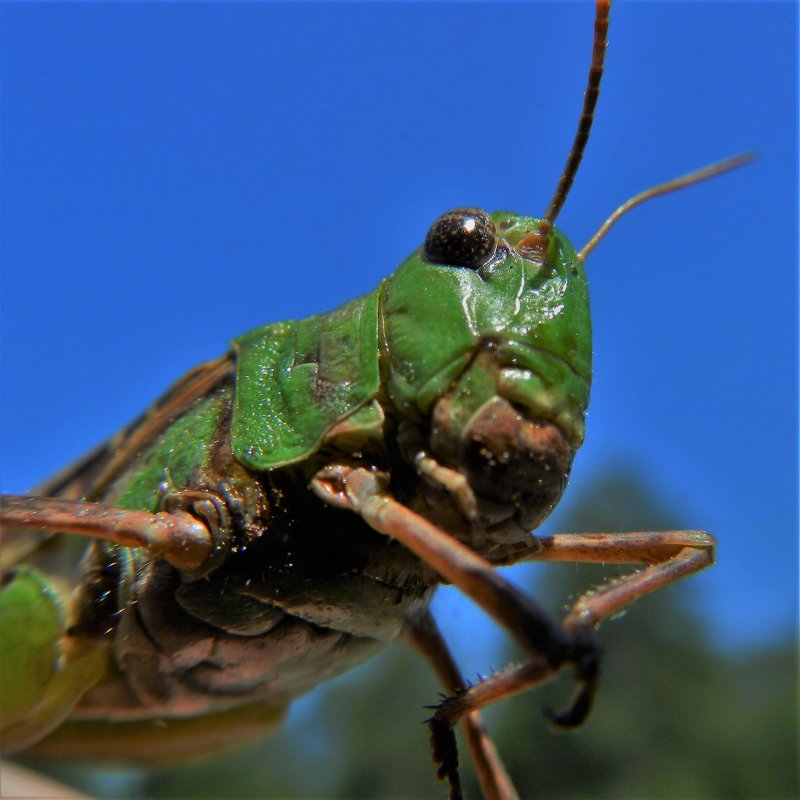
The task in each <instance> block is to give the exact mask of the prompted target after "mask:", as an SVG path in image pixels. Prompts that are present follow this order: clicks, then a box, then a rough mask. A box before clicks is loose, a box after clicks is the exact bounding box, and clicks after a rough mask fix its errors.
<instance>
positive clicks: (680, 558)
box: [435, 530, 716, 728]
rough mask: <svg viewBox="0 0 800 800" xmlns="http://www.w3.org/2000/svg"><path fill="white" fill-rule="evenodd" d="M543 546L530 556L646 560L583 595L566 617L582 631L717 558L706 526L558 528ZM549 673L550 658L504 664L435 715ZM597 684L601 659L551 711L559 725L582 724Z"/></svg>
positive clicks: (454, 714) (452, 713)
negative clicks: (567, 701)
mask: <svg viewBox="0 0 800 800" xmlns="http://www.w3.org/2000/svg"><path fill="white" fill-rule="evenodd" d="M540 543H541V545H542V549H541V550H540V551H538V552H537V553H535V554H532V555H531V556H530V558H529V559H528V560H531V561H564V562H573V563H575V562H594V563H606V564H625V563H635V564H645V566H644V567H643V568H642V569H640V570H639V571H637V572H634V573H631V574H629V575H624V576H622V577H620V578H616V579H615V580H612V581H610V582H609V583H607V584H605V585H604V586H601V587H598V588H596V589H591V590H589V591H587V592H586V593H585V594H583V595H581V596H580V597H579V598H578V599H577V600H576V601H575V603H574V604H573V605H572V607H571V608H570V610H569V611H568V612H567V614H566V616H565V617H564V621H563V626H564V629H565V631H567V632H570V633H572V634H575V635H581V634H582V633H585V632H587V631H590V630H592V629H593V628H595V627H596V626H597V625H599V624H600V623H601V622H602V621H603V620H606V619H608V618H609V617H612V616H614V615H615V614H618V613H619V612H620V611H622V610H623V609H624V608H625V607H626V606H628V605H630V604H631V603H633V602H634V601H636V600H638V599H639V598H640V597H644V596H645V595H647V594H650V593H651V592H654V591H656V590H657V589H661V588H663V587H665V586H669V585H670V584H672V583H674V582H675V581H677V580H679V579H680V578H683V577H686V576H687V575H691V574H693V573H695V572H699V571H700V570H702V569H705V568H706V567H708V566H710V565H711V564H713V563H714V545H715V544H716V542H715V540H714V537H713V536H711V535H710V534H708V533H706V532H705V531H689V530H683V531H645V532H631V533H585V534H556V535H554V536H543V537H541V538H540ZM547 677H548V672H547V668H546V664H545V663H542V664H540V665H538V667H537V664H536V662H535V661H532V662H531V663H529V664H525V665H523V666H522V667H519V668H516V669H511V670H505V671H503V672H500V673H498V674H496V675H493V676H491V677H490V678H489V679H487V680H486V681H484V682H482V683H480V684H478V685H477V686H474V687H471V688H470V689H468V690H467V691H466V692H463V693H461V694H459V695H456V696H454V697H452V698H449V699H448V700H446V701H445V702H444V703H443V704H442V705H441V706H440V708H439V709H438V710H437V712H436V715H435V717H436V718H438V719H439V720H442V721H446V722H447V723H448V724H450V725H453V724H455V723H456V722H457V721H458V720H459V719H460V718H461V717H462V716H463V715H464V714H466V713H469V712H471V711H472V710H474V709H478V708H482V707H484V706H487V705H490V704H492V703H496V702H497V701H498V700H501V699H503V698H505V697H510V696H512V695H514V694H518V693H519V692H522V691H525V690H526V689H529V688H531V687H533V686H535V685H537V684H539V683H541V682H542V681H543V680H545V679H546V678H547ZM596 686H597V661H596V660H595V662H594V664H593V665H592V664H588V663H587V664H586V665H585V668H584V670H583V681H582V682H581V684H580V687H579V691H578V694H577V695H576V697H575V698H574V700H573V702H572V703H571V705H570V707H569V708H568V709H567V710H566V711H565V712H564V713H561V714H556V715H553V716H552V720H553V722H554V723H555V725H556V726H558V727H561V728H572V727H577V726H578V725H580V724H581V723H582V722H583V721H584V719H585V718H586V715H587V714H588V713H589V710H590V708H591V703H592V697H593V695H594V692H595V689H596Z"/></svg>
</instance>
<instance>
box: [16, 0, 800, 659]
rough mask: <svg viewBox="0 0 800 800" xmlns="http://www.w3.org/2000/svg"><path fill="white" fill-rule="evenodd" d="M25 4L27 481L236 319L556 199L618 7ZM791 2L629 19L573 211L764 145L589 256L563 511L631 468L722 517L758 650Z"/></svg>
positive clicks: (784, 320)
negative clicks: (445, 216) (610, 469)
mask: <svg viewBox="0 0 800 800" xmlns="http://www.w3.org/2000/svg"><path fill="white" fill-rule="evenodd" d="M2 14H3V33H2V37H3V39H2V50H3V52H2V103H3V106H2V212H3V225H2V237H3V238H2V268H3V275H2V291H3V295H2V303H3V306H2V453H3V464H2V468H3V475H2V480H3V488H4V490H6V491H24V490H25V489H26V488H28V487H30V486H32V485H34V484H35V483H36V482H37V481H38V480H40V479H41V478H44V477H45V476H47V475H48V474H50V473H52V472H53V471H55V470H57V469H58V468H60V467H61V466H63V465H65V464H66V463H68V462H69V461H70V460H72V459H73V458H76V457H77V456H79V455H81V454H82V453H83V452H84V451H86V450H87V449H89V448H90V447H92V446H93V445H94V444H96V443H98V442H99V441H101V440H102V439H104V438H105V437H107V436H108V435H109V434H111V433H113V432H114V431H116V430H117V429H118V428H119V427H121V426H122V425H124V424H125V423H127V422H128V421H129V420H130V419H132V418H133V417H134V416H135V415H137V414H138V413H139V412H140V411H141V410H143V409H144V408H145V407H146V406H147V405H148V403H149V402H150V401H151V400H153V399H154V398H155V397H156V396H157V395H158V394H159V393H160V392H161V391H163V389H164V388H166V386H168V385H169V383H170V382H172V381H173V380H174V379H176V378H177V377H179V376H180V375H181V374H182V373H183V372H185V371H186V370H187V369H189V368H190V367H192V366H193V365H195V364H196V363H199V362H201V361H203V360H206V359H208V358H211V357H214V356H216V355H218V354H220V353H221V352H223V351H224V350H225V349H226V347H227V342H228V341H229V340H230V339H231V338H232V337H234V336H236V335H237V334H239V333H241V332H243V331H245V330H247V329H249V328H252V327H255V326H257V325H260V324H263V323H265V322H268V321H273V320H276V319H281V318H291V317H301V316H306V315H308V314H311V313H315V312H319V311H323V310H326V309H329V308H332V307H334V306H336V305H338V304H339V303H341V302H343V301H345V300H348V299H350V298H352V297H354V296H356V295H358V294H361V293H363V292H365V291H368V290H370V289H372V288H373V287H374V286H375V285H376V284H377V283H378V282H379V281H380V279H381V278H382V277H383V276H384V275H386V274H387V273H388V272H390V271H391V270H392V269H393V268H394V266H395V265H396V264H397V263H399V262H400V261H401V260H402V259H403V258H404V257H405V255H407V254H408V253H409V252H410V251H411V250H413V249H414V248H415V247H416V246H417V245H418V244H419V243H420V242H421V241H422V239H423V238H424V236H425V233H426V231H427V228H428V226H429V225H430V223H431V222H432V221H433V219H435V218H436V216H438V214H439V213H441V212H442V211H444V210H446V209H448V208H451V207H455V206H464V205H476V206H482V207H485V208H488V209H490V210H494V209H501V208H502V209H511V210H515V211H520V212H527V213H533V214H537V213H541V211H542V210H543V209H544V208H545V206H546V205H547V202H548V201H549V198H550V195H551V193H552V190H553V188H554V186H555V182H556V180H557V178H558V175H559V173H560V170H561V167H562V164H563V161H564V158H565V155H566V151H567V149H568V147H569V144H570V142H571V140H572V136H573V132H574V126H575V123H576V121H577V116H578V110H579V107H580V102H581V94H582V91H583V85H584V81H585V74H586V67H587V64H588V56H589V47H590V43H591V41H590V37H591V27H592V15H593V8H592V5H591V4H590V3H576V4H548V5H542V4H536V3H515V4H508V5H506V4H491V5H488V4H470V5H467V4H461V3H446V4H438V5H433V4H422V3H420V4H375V5H369V4H365V5H344V4H334V3H330V4H310V3H309V4H306V3H300V4H218V5H214V4H207V5H190V4H152V5H151V4H138V5H137V4H119V5H116V4H81V5H78V4H46V5H45V4H41V5H36V4H33V5H9V4H6V5H4V7H3V9H2ZM796 14H797V12H796V7H795V6H794V5H793V4H788V3H784V4H778V3H761V4H737V3H711V4H703V5H699V4H693V3H673V4H668V5H661V4H649V3H620V4H619V5H618V6H616V7H615V8H614V9H613V11H612V23H611V34H610V48H609V52H608V61H607V72H606V77H605V79H604V84H603V89H602V94H601V98H600V104H599V109H598V115H597V121H596V126H595V129H594V131H593V133H592V139H591V141H590V144H589V148H588V151H587V153H586V157H585V159H584V163H583V166H582V169H581V172H580V174H579V176H578V179H577V181H576V184H575V186H574V189H573V192H572V195H571V197H570V198H569V200H568V202H567V204H566V207H565V209H564V211H563V212H562V214H561V217H560V219H559V225H560V227H561V228H562V229H564V230H565V231H566V232H567V234H568V235H570V236H571V237H572V239H573V241H574V243H575V244H576V246H581V245H582V244H583V243H584V242H585V241H586V240H587V239H588V238H589V236H590V235H591V234H592V233H593V232H594V230H595V229H596V228H597V227H598V226H599V224H600V223H601V222H602V220H603V219H604V218H605V217H606V216H607V215H608V214H609V213H610V212H611V211H612V210H613V209H614V208H615V207H616V206H617V205H618V204H619V203H621V202H622V201H623V200H625V199H627V198H628V197H630V196H631V195H633V194H635V193H636V192H638V191H639V190H641V189H643V188H645V187H647V186H650V185H652V184H655V183H658V182H661V181H664V180H666V179H669V178H671V177H674V176H676V175H679V174H682V173H684V172H687V171H689V170H692V169H695V168H697V167H699V166H702V165H704V164H707V163H709V162H713V161H716V160H719V159H721V158H723V157H726V156H729V155H732V154H735V153H739V152H741V151H744V150H755V151H757V153H758V160H757V161H756V162H755V163H754V164H752V165H751V166H749V167H747V168H745V169H742V170H739V171H737V172H735V173H732V174H730V175H727V176H724V177H722V178H719V179H717V180H715V181H713V182H710V183H706V184H703V185H701V186H698V187H695V188H693V189H691V190H688V191H684V192H681V193H679V194H676V195H672V196H669V197H667V198H663V199H661V200H658V201H655V202H652V203H650V204H648V205H646V206H645V207H643V208H641V209H639V210H637V211H636V212H635V213H633V214H632V215H631V216H629V217H628V218H626V219H625V220H624V221H623V222H621V223H620V224H619V225H618V226H617V228H616V229H615V230H614V231H613V233H612V234H611V235H610V236H609V237H608V238H607V239H606V241H604V242H603V243H602V244H601V245H600V247H599V248H598V249H597V250H596V251H595V253H593V254H592V256H591V257H590V260H589V262H588V271H589V276H590V282H591V290H592V303H593V315H594V326H595V334H594V335H595V340H594V341H595V344H594V349H595V383H594V386H593V399H592V405H591V409H590V414H589V420H588V435H587V443H586V445H585V446H584V448H583V450H582V451H581V453H580V454H579V457H578V459H577V461H576V464H575V469H574V473H573V475H574V477H573V485H572V486H571V487H570V490H569V491H568V493H567V496H566V498H565V500H564V501H563V503H564V508H565V510H566V509H567V508H568V504H569V502H570V498H571V497H575V496H579V495H580V491H581V488H582V487H587V486H588V485H589V484H590V483H591V481H592V478H593V476H594V475H596V474H597V473H598V471H599V470H601V469H603V468H604V467H606V466H614V465H620V466H627V467H630V468H633V469H635V470H636V472H637V473H638V474H640V475H641V476H642V477H643V479H644V480H646V481H647V482H648V484H649V485H650V486H652V487H653V489H654V491H657V492H658V493H659V494H660V495H661V496H662V497H663V498H665V501H666V502H667V503H674V505H675V507H676V508H677V509H678V510H679V515H680V517H681V519H683V520H684V522H685V525H686V526H687V527H697V528H705V529H708V530H711V531H713V532H714V533H715V534H716V535H717V537H718V539H719V541H720V550H719V556H718V557H719V562H718V564H717V566H716V567H715V568H714V569H713V570H710V571H709V572H708V573H706V574H704V575H702V576H699V577H697V578H694V579H692V580H694V581H696V592H697V596H699V597H700V598H701V600H702V604H703V607H704V609H705V610H706V613H707V614H708V615H709V617H710V618H711V620H712V621H713V623H714V625H715V626H716V629H717V631H718V634H719V637H720V640H721V641H723V642H725V643H727V644H730V645H732V646H743V647H747V646H748V645H752V644H755V643H761V642H766V641H770V640H771V639H773V638H775V637H777V636H779V635H781V634H785V633H786V632H787V631H788V630H791V629H793V627H794V626H795V625H796V600H797V595H796V582H797V547H796V536H797V451H796V444H797V418H796V402H797V225H796V215H797V192H796V188H797V187H796V174H797V151H796V147H797V141H796V111H797V108H796V89H797V86H796V66H797V60H796V49H797V48H796V41H795V35H796ZM557 521H558V520H557V517H556V519H555V520H554V525H555V526H556V527H557ZM470 619H471V618H470ZM470 624H472V623H471V622H470ZM478 667H483V668H485V667H486V664H478V665H477V666H476V668H478Z"/></svg>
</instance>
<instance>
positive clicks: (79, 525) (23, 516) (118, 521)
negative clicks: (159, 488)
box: [0, 494, 217, 572]
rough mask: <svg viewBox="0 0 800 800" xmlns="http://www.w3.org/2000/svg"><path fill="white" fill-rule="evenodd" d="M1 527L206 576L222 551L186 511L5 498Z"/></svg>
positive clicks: (0, 509)
mask: <svg viewBox="0 0 800 800" xmlns="http://www.w3.org/2000/svg"><path fill="white" fill-rule="evenodd" d="M0 527H2V528H9V529H14V530H18V531H27V532H32V533H72V534H77V535H80V536H89V537H92V538H95V539H104V540H106V541H110V542H114V543H115V544H118V545H121V546H123V547H143V548H144V549H145V550H147V551H148V553H150V554H151V555H152V556H154V557H157V558H163V559H165V560H166V561H168V562H169V563H170V564H172V565H173V566H174V567H176V568H178V569H182V570H186V571H189V572H194V571H198V570H202V569H204V568H205V567H206V565H207V564H208V563H209V560H210V559H211V558H212V557H213V556H214V554H215V551H216V550H217V544H216V543H215V541H214V537H213V535H212V532H211V530H209V526H208V525H206V524H205V522H203V521H202V520H201V519H198V517H196V516H194V515H192V514H189V513H187V512H185V511H175V512H174V513H167V512H163V511H162V512H158V513H156V514H151V513H149V512H147V511H131V510H129V509H125V508H112V507H110V506H105V505H102V504H100V503H90V502H87V501H84V500H66V499H63V498H56V497H29V496H24V495H10V494H6V495H2V497H1V498H0Z"/></svg>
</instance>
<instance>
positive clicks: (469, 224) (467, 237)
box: [425, 208, 497, 269]
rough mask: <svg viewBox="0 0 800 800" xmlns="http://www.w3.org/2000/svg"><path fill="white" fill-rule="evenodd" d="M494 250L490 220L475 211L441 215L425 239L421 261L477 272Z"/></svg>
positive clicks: (457, 210) (454, 210) (475, 209)
mask: <svg viewBox="0 0 800 800" xmlns="http://www.w3.org/2000/svg"><path fill="white" fill-rule="evenodd" d="M496 247H497V232H496V230H495V227H494V221H493V220H492V218H491V217H490V216H489V215H488V214H487V213H486V212H485V211H481V209H479V208H456V209H453V211H448V212H447V213H446V214H442V216H441V217H439V219H437V220H436V222H434V223H433V225H431V229H430V230H429V231H428V235H427V236H426V237H425V258H427V259H428V261H432V262H433V263H434V264H449V265H450V266H453V267H469V268H470V269H480V268H481V267H482V266H483V265H484V264H485V263H486V262H487V261H488V260H489V259H490V258H491V257H492V256H493V255H494V251H495V249H496Z"/></svg>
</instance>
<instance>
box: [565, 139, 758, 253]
mask: <svg viewBox="0 0 800 800" xmlns="http://www.w3.org/2000/svg"><path fill="white" fill-rule="evenodd" d="M754 158H755V155H754V154H753V153H741V154H740V155H738V156H732V157H731V158H726V159H725V160H724V161H717V163H716V164H709V165H708V166H707V167H703V168H702V169H697V170H695V171H694V172H689V173H688V174H686V175H681V176H680V177H679V178H673V179H672V180H671V181H667V182H666V183H659V184H658V186H652V187H651V188H649V189H645V191H643V192H640V193H639V194H637V195H636V196H635V197H631V199H630V200H626V201H625V202H624V203H623V204H622V205H621V206H620V207H619V208H618V209H617V210H616V211H615V212H614V213H613V214H611V216H610V217H609V218H608V219H607V220H606V221H605V222H604V223H603V224H602V225H601V226H600V227H599V229H598V230H597V233H596V234H595V235H594V236H592V238H591V239H589V241H588V242H586V244H585V245H584V246H583V248H582V249H581V251H580V252H579V253H578V260H579V261H580V262H581V263H583V262H584V261H585V260H586V256H588V255H589V253H591V252H592V250H594V248H595V247H596V246H597V244H598V243H599V242H600V240H601V239H602V238H603V237H604V236H605V235H606V234H607V233H608V232H609V231H610V230H611V227H612V226H613V225H614V224H615V223H616V222H617V221H618V220H619V218H620V217H622V216H624V215H625V214H627V213H628V212H629V211H630V210H631V209H632V208H636V206H638V205H639V204H640V203H644V201H645V200H652V199H653V198H654V197H659V196H660V195H662V194H667V193H668V192H676V191H677V190H678V189H684V188H685V187H687V186H693V185H694V184H695V183H700V181H707V180H708V179H709V178H714V177H716V176H717V175H721V174H722V173H723V172H728V171H730V170H732V169H736V168H737V167H741V166H743V165H744V164H749V163H750V162H751V161H752V160H753V159H754Z"/></svg>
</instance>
